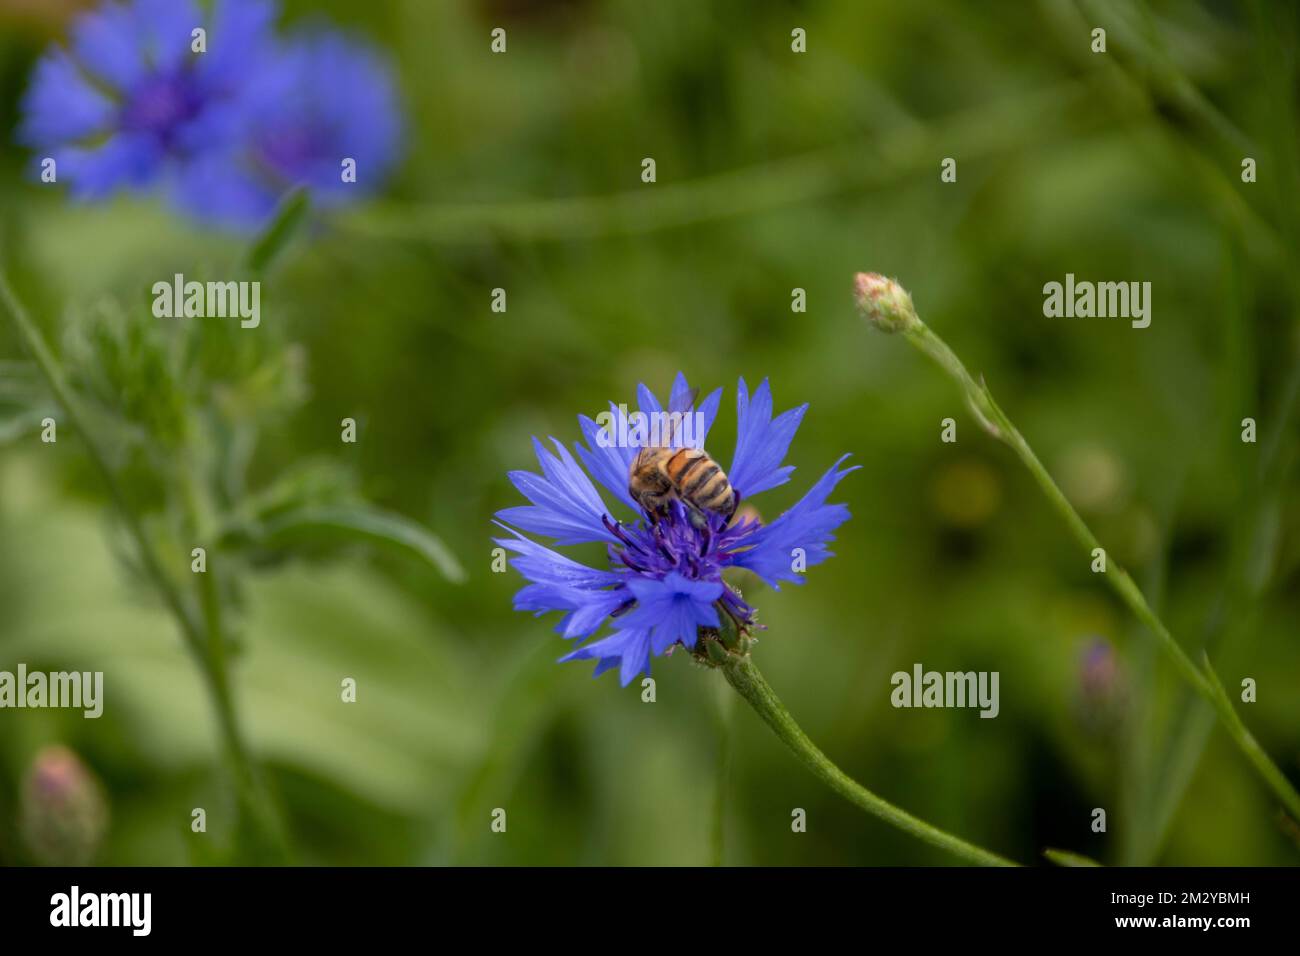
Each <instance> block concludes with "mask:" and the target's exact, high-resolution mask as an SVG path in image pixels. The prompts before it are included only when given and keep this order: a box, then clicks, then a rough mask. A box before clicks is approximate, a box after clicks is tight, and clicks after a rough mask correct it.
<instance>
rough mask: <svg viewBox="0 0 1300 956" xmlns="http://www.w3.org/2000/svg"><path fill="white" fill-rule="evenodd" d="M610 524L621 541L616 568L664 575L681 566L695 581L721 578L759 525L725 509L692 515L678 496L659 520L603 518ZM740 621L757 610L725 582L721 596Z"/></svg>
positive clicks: (612, 553)
mask: <svg viewBox="0 0 1300 956" xmlns="http://www.w3.org/2000/svg"><path fill="white" fill-rule="evenodd" d="M604 522H605V527H607V528H608V529H609V530H610V532H611V533H612V534H613V535H614V536H615V537H617V538H618V539H619V541H621V542H622V546H621V547H619V546H616V545H612V544H611V545H609V548H608V550H609V560H610V564H611V566H612V567H614V568H616V569H617V568H619V567H623V568H626V569H627V570H628V571H631V572H633V573H635V574H638V575H642V576H645V577H654V578H662V577H664V576H665V575H667V574H671V573H672V572H674V571H675V572H677V573H678V574H680V575H682V576H683V577H685V578H689V579H691V580H693V581H710V582H714V581H716V582H721V581H722V569H723V567H724V566H726V564H727V563H728V562H727V559H728V558H729V557H730V556H731V555H732V554H734V553H735V552H736V551H739V550H743V549H744V548H745V547H747V542H746V539H747V538H748V537H749V536H750V535H751V534H752V533H753V532H754V531H757V530H758V528H759V525H758V524H757V523H756V522H752V521H737V522H734V523H731V524H728V519H727V518H725V517H723V516H722V515H716V514H708V515H706V516H705V519H704V521H703V522H701V521H699V518H698V517H697V518H696V520H694V521H692V520H691V515H690V513H689V512H688V511H687V510H686V508H684V507H683V506H682V504H681V502H679V501H674V502H672V505H671V507H670V508H669V511H668V514H667V515H666V516H665V517H662V518H660V519H659V520H657V521H650V520H649V519H648V518H647V519H646V520H645V521H644V522H640V521H639V522H637V523H636V524H632V525H626V524H622V523H619V522H615V521H613V520H612V519H610V518H609V517H608V516H605V518H604ZM717 603H718V604H720V605H721V610H723V611H725V612H726V613H727V614H729V615H731V617H732V618H733V619H734V620H735V621H736V622H737V623H738V624H748V623H750V622H751V621H752V619H753V616H754V610H753V608H751V607H750V606H749V605H748V604H746V603H745V602H744V601H743V600H741V599H740V597H739V596H738V595H737V594H736V593H735V592H734V591H732V590H731V588H729V587H725V586H724V588H723V591H722V597H721V598H720V599H719V601H718V602H717Z"/></svg>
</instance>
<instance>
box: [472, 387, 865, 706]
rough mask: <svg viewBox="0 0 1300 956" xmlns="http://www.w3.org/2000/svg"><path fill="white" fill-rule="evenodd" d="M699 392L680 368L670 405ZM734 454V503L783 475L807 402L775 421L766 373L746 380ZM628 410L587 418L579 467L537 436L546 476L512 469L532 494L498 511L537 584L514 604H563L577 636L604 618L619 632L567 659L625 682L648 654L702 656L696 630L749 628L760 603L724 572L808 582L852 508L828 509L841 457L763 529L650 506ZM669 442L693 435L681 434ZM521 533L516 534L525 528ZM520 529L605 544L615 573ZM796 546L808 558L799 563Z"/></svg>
mask: <svg viewBox="0 0 1300 956" xmlns="http://www.w3.org/2000/svg"><path fill="white" fill-rule="evenodd" d="M637 396H638V403H639V405H640V412H641V414H642V415H643V416H647V418H642V419H640V420H639V421H641V422H644V421H646V420H647V419H648V417H649V416H654V415H657V414H661V413H663V412H665V409H664V408H663V407H662V406H661V405H660V403H659V400H658V399H657V398H656V397H655V396H654V394H653V393H652V392H651V391H650V390H649V389H648V388H646V387H645V386H644V385H642V386H640V387H639V389H638V392H637ZM721 397H722V390H721V389H718V390H716V391H714V392H713V393H712V394H711V395H709V396H708V397H707V398H705V399H704V401H703V402H701V403H700V405H699V408H698V416H699V418H698V420H699V421H700V423H701V427H700V428H699V429H698V431H697V432H696V433H695V434H694V435H692V436H691V439H690V442H689V443H690V444H691V445H692V446H694V447H703V446H704V441H705V438H706V437H707V435H708V431H709V429H710V428H712V426H713V422H714V420H715V419H716V418H717V414H718V406H719V403H720V401H721ZM693 399H694V394H693V392H692V391H691V389H690V388H689V387H688V385H687V382H686V378H685V376H683V375H681V374H680V373H679V374H678V376H677V379H676V381H675V382H674V383H673V389H672V393H671V395H670V397H669V401H668V408H667V409H666V411H667V413H668V414H670V415H671V414H673V413H682V414H683V415H686V416H692V415H695V414H696V413H697V409H696V407H695V405H694V401H693ZM736 406H737V417H738V421H737V438H736V452H735V455H734V457H733V458H732V462H731V466H730V467H729V468H728V469H727V475H728V478H729V479H730V482H731V485H732V487H733V488H734V489H735V492H736V495H737V500H741V499H743V500H748V499H749V498H751V497H753V496H754V495H756V494H758V493H759V492H762V491H766V490H767V489H769V488H774V487H776V486H777V485H781V484H784V483H785V482H787V481H789V479H790V472H792V471H793V470H794V468H793V466H790V465H782V461H783V460H784V458H785V453H786V450H787V449H788V448H789V447H790V442H791V440H792V439H793V438H794V435H795V432H796V431H798V429H799V424H800V422H801V421H802V420H803V416H804V412H805V411H807V408H808V406H807V405H801V406H799V407H798V408H793V409H790V410H789V411H786V412H783V413H782V414H780V415H778V416H776V418H773V417H772V393H771V389H770V388H769V387H768V383H767V381H766V380H764V381H763V383H762V384H761V385H760V386H759V387H758V389H757V390H756V391H755V392H754V394H753V397H752V400H751V396H750V394H749V389H748V388H747V387H746V385H745V380H744V379H741V380H740V383H739V389H738V394H737V402H736ZM632 417H633V416H631V415H629V414H628V413H627V411H626V409H625V408H622V407H620V406H615V405H613V404H611V406H610V415H609V418H608V420H607V421H606V422H605V425H604V426H603V427H602V426H601V425H598V424H597V423H596V422H595V421H593V420H592V419H590V418H588V417H586V416H585V415H584V416H579V418H578V423H579V427H580V428H581V431H582V434H583V436H584V437H585V438H586V441H587V444H586V445H585V446H584V445H581V444H578V445H575V446H574V447H575V450H576V451H577V454H578V458H580V459H581V460H582V465H585V466H586V470H585V471H584V470H583V467H582V465H579V463H578V461H577V459H575V458H574V456H573V454H572V453H570V451H569V450H568V449H567V448H565V446H564V445H563V444H562V443H560V442H559V441H556V440H555V439H551V441H552V443H553V444H554V446H555V451H554V453H552V452H551V451H550V450H549V449H547V448H546V447H545V446H544V445H542V443H541V442H539V441H537V440H536V439H534V441H533V445H534V448H535V450H536V453H537V460H538V462H539V463H540V464H541V468H542V473H541V474H540V475H537V474H534V473H532V472H527V471H514V472H511V473H510V480H511V481H512V482H513V483H514V485H515V487H516V488H518V489H519V491H520V492H522V493H523V495H524V497H525V498H527V499H528V500H529V501H530V502H532V503H531V504H529V505H521V506H518V507H514V508H506V509H505V510H503V511H501V512H499V513H498V514H497V518H498V519H499V521H498V524H500V525H501V527H503V528H505V529H506V530H507V531H509V532H510V533H511V534H512V535H513V537H509V538H499V539H496V543H497V544H499V545H501V546H502V547H505V548H508V549H509V550H511V551H513V552H514V555H515V556H514V558H513V560H512V564H513V565H514V567H515V569H516V570H517V571H519V573H520V574H522V575H523V576H524V577H525V578H526V579H527V580H528V581H529V583H528V584H527V585H526V586H525V587H524V588H522V589H521V590H520V591H519V592H518V594H516V595H515V609H516V610H521V611H533V612H535V613H536V614H538V615H541V614H544V613H546V612H548V611H560V612H562V613H563V615H564V616H563V617H562V618H561V620H560V622H559V624H558V625H557V627H556V630H557V631H558V632H559V633H560V634H562V635H564V636H565V637H566V638H571V639H577V640H578V641H579V642H581V641H585V640H588V639H589V638H592V637H593V636H594V635H595V634H596V632H597V631H599V630H600V629H601V627H602V626H603V625H605V624H606V622H608V623H609V624H610V625H611V627H612V630H613V633H611V634H609V635H607V636H605V637H601V638H599V639H596V640H591V641H590V642H589V643H585V644H582V646H580V647H578V648H577V649H576V650H575V651H573V652H572V653H570V654H568V655H566V656H565V657H563V658H561V660H563V661H569V660H579V659H590V660H595V661H596V662H597V663H596V673H597V674H600V673H603V672H604V671H606V670H609V669H610V668H613V667H615V666H617V667H618V668H619V677H620V679H621V681H622V683H623V685H624V686H626V685H627V684H628V683H630V682H631V681H632V679H633V678H634V677H636V676H637V675H638V674H642V673H649V671H650V658H651V657H652V656H658V655H660V654H664V653H667V652H669V651H670V650H671V649H672V648H673V647H674V646H676V645H678V644H681V645H683V646H684V647H686V648H688V649H690V650H692V651H694V652H695V653H696V655H697V656H699V657H701V659H707V657H704V656H703V655H701V654H700V651H699V648H698V647H697V642H698V641H699V635H700V633H701V629H704V631H703V633H704V635H705V636H706V638H709V639H712V638H714V637H717V636H718V635H720V634H725V633H731V634H739V635H747V634H748V633H749V631H750V630H751V629H753V628H754V626H755V624H754V609H753V608H752V607H751V606H750V605H749V604H747V603H746V602H745V601H744V599H743V598H742V597H741V595H740V594H739V593H738V592H737V591H736V590H735V589H734V588H732V587H730V586H729V585H728V584H726V583H725V582H724V581H723V578H722V573H723V571H724V570H725V569H726V568H745V569H748V570H749V571H752V572H753V573H754V574H756V575H758V577H760V578H761V579H763V580H764V581H765V582H766V583H767V584H769V585H771V586H772V587H773V588H776V589H777V590H779V589H780V582H782V581H792V582H795V583H802V581H803V577H802V573H801V572H802V569H803V568H804V567H811V566H812V565H815V564H820V563H821V562H822V561H824V560H826V558H828V557H830V556H831V552H830V551H829V550H828V549H827V544H828V543H829V542H830V541H832V540H834V531H835V529H836V528H838V527H839V526H840V525H841V524H842V523H843V522H844V521H846V520H847V519H848V517H849V510H848V508H847V507H845V506H844V505H841V504H827V501H826V499H827V498H828V497H829V496H830V494H831V491H832V490H833V489H834V488H835V486H836V485H837V484H838V483H839V481H840V479H841V478H843V477H844V476H845V475H846V474H848V473H849V472H850V471H854V470H856V468H844V469H841V468H840V465H841V464H842V463H843V462H844V459H845V458H847V457H848V456H847V455H845V456H843V457H842V458H840V459H839V461H837V462H836V463H835V464H834V465H833V466H832V467H831V468H830V470H828V471H827V472H826V473H825V474H824V475H822V477H821V478H820V479H818V480H817V482H816V483H815V484H814V485H813V487H812V488H811V489H810V490H809V491H808V493H807V494H805V495H804V496H803V498H802V499H800V500H799V501H798V502H797V503H796V504H795V505H794V506H793V507H792V508H790V509H789V510H788V511H786V512H785V513H784V514H782V515H781V516H780V517H778V518H777V519H776V520H774V521H772V522H771V523H770V524H763V523H762V522H760V521H759V520H757V519H755V518H753V517H746V516H743V515H741V514H736V515H734V516H732V517H730V518H728V517H725V516H723V515H721V514H714V513H709V512H703V513H702V512H699V511H698V510H696V509H692V508H689V507H686V506H685V505H683V503H682V502H681V501H679V500H676V499H674V500H672V501H670V502H669V504H668V506H667V508H666V511H665V513H663V514H651V513H649V512H646V511H645V510H644V509H643V508H642V507H641V506H640V505H639V504H638V503H637V502H636V500H635V499H634V498H633V497H632V495H631V494H630V493H629V490H628V472H629V469H630V468H631V465H632V461H633V459H634V458H635V457H636V455H637V453H638V450H639V448H638V447H637V446H638V444H643V443H644V440H643V438H639V440H634V441H632V442H628V443H626V444H620V443H619V442H617V441H611V438H616V437H618V436H622V435H631V436H633V437H634V439H638V436H640V435H641V433H640V432H639V431H638V428H637V423H636V422H631V423H630V422H629V419H631V418H632ZM672 441H673V444H674V445H682V444H685V443H686V442H685V441H684V440H683V438H682V437H681V436H678V435H674V437H673V439H672ZM588 472H590V474H591V475H592V476H594V477H595V479H596V481H598V482H599V483H600V484H601V485H603V486H604V488H605V489H606V491H608V492H609V493H610V494H611V495H613V496H614V498H615V499H617V500H618V501H619V502H621V503H622V505H623V506H624V507H625V508H626V509H629V510H630V511H631V512H632V514H633V515H634V517H633V518H632V519H631V520H628V521H622V520H617V519H616V517H615V515H614V512H613V511H611V510H610V509H609V508H607V507H606V505H605V501H604V499H603V498H602V497H601V493H600V492H599V491H598V490H597V488H596V486H595V484H593V483H592V481H591V478H589V477H588V475H587V473H588ZM516 529H519V530H516ZM520 531H524V532H529V533H532V534H535V535H543V536H546V537H548V538H552V539H554V543H555V544H556V545H570V544H581V543H589V542H601V543H603V544H605V546H606V550H607V553H608V557H609V569H608V570H602V569H598V568H591V567H588V566H587V565H584V564H581V563H580V562H578V561H575V560H573V559H572V558H569V557H567V556H565V555H563V554H561V553H559V552H558V551H555V550H553V549H552V548H550V547H547V546H546V545H543V544H539V543H537V542H536V541H533V540H531V539H530V538H527V537H525V536H524V535H523V534H521V533H520ZM795 549H802V551H803V561H802V564H801V566H800V567H799V569H797V570H796V567H795V565H796V561H795V558H794V555H795Z"/></svg>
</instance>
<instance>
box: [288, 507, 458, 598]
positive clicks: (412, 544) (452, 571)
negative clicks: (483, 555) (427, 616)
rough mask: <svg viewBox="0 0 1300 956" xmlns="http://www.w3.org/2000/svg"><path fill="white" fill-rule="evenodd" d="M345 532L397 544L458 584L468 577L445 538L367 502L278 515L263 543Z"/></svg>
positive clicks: (357, 536)
mask: <svg viewBox="0 0 1300 956" xmlns="http://www.w3.org/2000/svg"><path fill="white" fill-rule="evenodd" d="M317 533H325V534H330V533H334V534H341V535H345V536H348V537H355V538H368V539H370V540H373V541H379V542H382V543H386V544H393V545H397V546H398V547H401V548H405V549H406V550H408V551H413V552H415V554H417V555H419V556H420V557H422V558H424V560H426V561H428V562H429V563H430V564H431V565H433V566H434V567H435V568H437V569H438V570H439V571H440V572H442V574H443V576H445V577H446V578H447V579H448V580H450V581H453V582H455V583H457V584H460V583H463V582H464V581H465V570H464V568H462V567H461V565H460V562H459V561H457V560H456V557H455V555H453V554H452V553H451V551H450V550H449V549H448V548H447V546H446V545H445V544H443V543H442V539H441V538H439V537H438V536H437V535H435V534H433V533H432V532H431V531H429V530H428V529H426V528H424V527H423V526H422V525H419V524H417V523H415V522H414V521H411V520H410V519H408V518H406V517H403V516H402V515H399V514H395V513H393V512H390V511H382V510H380V509H378V508H371V507H367V506H364V505H340V506H336V507H327V508H306V509H303V510H300V511H293V512H290V513H289V514H287V515H284V516H282V517H280V518H277V519H276V520H275V521H273V522H271V523H270V524H269V525H267V526H266V527H265V528H264V529H263V534H262V538H263V543H265V544H269V545H276V544H285V543H287V542H288V541H289V540H291V539H294V538H300V537H304V536H307V535H310V534H317Z"/></svg>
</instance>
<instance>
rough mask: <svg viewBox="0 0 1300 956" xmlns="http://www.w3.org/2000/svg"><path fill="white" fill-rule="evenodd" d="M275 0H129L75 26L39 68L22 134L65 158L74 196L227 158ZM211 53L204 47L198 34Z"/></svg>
mask: <svg viewBox="0 0 1300 956" xmlns="http://www.w3.org/2000/svg"><path fill="white" fill-rule="evenodd" d="M275 12H276V10H275V7H274V6H273V5H272V4H271V3H270V2H268V0H217V2H216V3H215V4H213V5H211V6H210V8H208V7H201V6H200V5H199V4H197V3H195V2H193V0H129V2H121V3H119V2H111V3H105V4H104V5H103V6H101V7H100V8H99V9H97V10H93V11H91V12H88V13H85V14H83V15H82V16H81V17H79V18H78V19H77V20H76V22H75V23H74V24H73V27H72V31H71V36H70V39H69V45H68V47H67V48H66V49H65V48H64V47H60V46H55V47H53V48H51V49H50V50H49V51H48V52H47V53H46V54H45V55H44V56H43V57H41V59H40V60H39V61H38V62H37V64H36V67H35V69H34V71H33V74H32V79H31V83H30V85H29V87H28V90H27V92H26V94H25V96H24V98H23V103H22V120H21V122H20V125H19V130H18V137H19V139H20V140H21V141H22V142H23V143H24V144H26V145H27V146H30V147H32V148H33V149H34V150H36V152H37V154H38V156H37V161H38V163H39V161H40V160H42V159H44V158H45V157H47V156H48V157H50V158H53V159H54V160H55V163H56V166H57V173H58V180H57V181H59V182H67V183H68V184H69V187H70V189H71V192H72V194H73V195H74V196H76V197H78V198H82V199H99V198H102V197H104V196H107V195H109V194H110V193H112V192H115V191H116V190H118V189H122V188H136V189H138V188H142V187H146V186H153V185H155V184H157V183H159V182H161V181H170V182H174V180H171V179H170V177H171V176H172V175H173V174H175V173H176V172H177V170H178V169H179V168H182V167H183V166H184V164H186V163H187V162H189V161H191V160H192V159H193V158H194V157H195V156H199V155H203V154H205V153H208V152H211V151H221V150H222V149H224V148H225V144H227V143H228V142H229V141H230V137H232V136H233V135H235V133H236V132H237V130H238V129H239V125H240V116H241V113H242V110H243V108H244V100H245V99H246V98H247V97H248V96H249V95H250V94H252V93H254V92H256V73H257V70H258V66H259V64H262V63H264V62H266V61H267V59H268V57H269V55H270V52H271V43H272V39H273V38H272V35H271V23H272V21H273V19H274V17H275ZM199 27H202V28H203V29H204V30H205V31H206V37H205V39H204V43H205V45H206V52H193V50H192V44H193V43H194V38H193V35H192V34H193V31H194V30H195V29H196V28H199Z"/></svg>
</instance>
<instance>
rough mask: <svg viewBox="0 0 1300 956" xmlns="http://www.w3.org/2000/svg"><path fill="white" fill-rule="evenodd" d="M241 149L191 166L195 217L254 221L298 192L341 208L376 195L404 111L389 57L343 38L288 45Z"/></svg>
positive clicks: (309, 36) (264, 85) (184, 183)
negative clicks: (297, 189) (302, 190)
mask: <svg viewBox="0 0 1300 956" xmlns="http://www.w3.org/2000/svg"><path fill="white" fill-rule="evenodd" d="M244 107H245V108H244V110H243V111H242V114H241V116H240V124H241V125H240V128H239V131H238V133H237V134H236V138H235V142H234V148H232V149H230V150H227V151H220V152H216V151H214V152H213V153H211V154H209V155H206V156H201V157H198V158H197V160H196V161H195V162H193V163H190V164H189V165H187V167H186V168H185V170H184V172H183V176H182V180H181V184H180V199H181V202H182V204H183V205H184V207H185V208H186V209H188V210H189V211H190V212H192V213H194V214H196V215H199V216H201V217H203V218H207V219H213V220H218V221H224V222H228V223H231V224H234V225H240V224H245V223H256V222H257V221H259V220H260V219H262V218H264V217H265V216H266V215H267V213H269V212H270V211H271V210H272V209H273V208H274V207H275V204H276V202H277V201H278V200H279V198H280V197H281V196H282V195H283V194H284V193H285V192H286V191H287V190H289V189H291V188H293V187H297V186H303V187H306V188H307V189H309V190H310V191H311V196H312V201H313V202H315V203H316V204H318V205H322V206H332V205H337V204H340V203H343V202H347V201H349V200H352V199H355V198H358V197H359V196H361V195H363V194H365V193H368V192H371V191H373V190H374V189H375V187H376V186H378V185H379V184H380V183H381V182H382V181H383V179H384V177H385V176H386V175H387V174H388V172H389V171H390V170H391V168H392V166H393V164H394V162H395V161H396V159H397V156H398V143H399V139H400V134H401V113H400V110H399V106H398V98H397V92H396V85H395V82H394V79H393V76H392V73H391V71H390V69H389V67H388V64H387V62H386V61H385V59H384V58H383V57H382V56H381V55H380V54H379V53H378V52H377V51H375V50H373V49H371V48H370V47H368V46H366V45H364V44H362V43H358V42H356V41H354V40H351V39H349V38H347V37H345V36H343V35H341V34H339V33H337V32H334V31H330V30H325V29H313V30H311V31H310V32H307V33H303V34H300V35H298V36H296V37H293V38H290V39H288V40H286V41H285V42H284V44H283V45H282V47H281V48H280V49H279V51H278V52H277V54H276V56H275V57H274V58H273V59H272V60H270V61H269V62H268V63H267V64H266V65H265V68H264V69H262V70H261V71H260V73H259V76H258V91H257V95H256V96H254V97H250V98H249V99H248V100H247V102H246V103H245V104H244Z"/></svg>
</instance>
